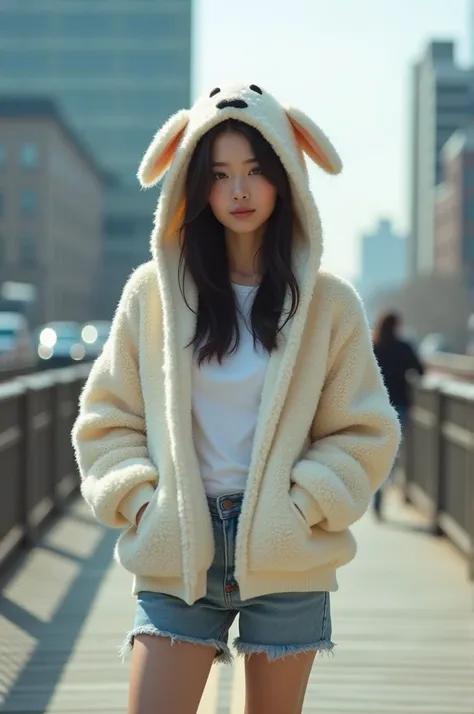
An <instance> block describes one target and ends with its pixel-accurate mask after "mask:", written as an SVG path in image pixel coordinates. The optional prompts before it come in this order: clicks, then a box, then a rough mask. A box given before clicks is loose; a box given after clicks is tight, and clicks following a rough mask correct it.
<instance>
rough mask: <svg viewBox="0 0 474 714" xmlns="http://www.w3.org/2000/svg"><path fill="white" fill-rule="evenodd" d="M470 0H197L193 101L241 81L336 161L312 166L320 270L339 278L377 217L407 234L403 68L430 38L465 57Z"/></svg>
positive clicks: (351, 268)
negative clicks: (334, 165)
mask: <svg viewBox="0 0 474 714" xmlns="http://www.w3.org/2000/svg"><path fill="white" fill-rule="evenodd" d="M470 2H471V0H399V1H398V2H397V1H396V0H390V2H389V1H388V0H285V1H284V0H268V1H267V0H238V2H229V0H195V10H194V68H193V69H194V78H193V85H194V95H195V96H196V95H198V94H200V93H201V92H202V91H204V90H207V89H209V88H210V89H212V87H214V86H216V85H218V84H219V83H222V82H224V81H225V80H226V79H242V80H244V81H248V82H249V83H252V82H253V83H255V84H261V85H262V86H263V87H265V88H267V89H268V90H269V91H271V92H272V93H273V94H275V95H276V97H277V98H278V99H279V100H280V101H282V102H283V103H291V104H293V105H296V106H298V107H299V108H300V109H303V110H304V111H306V112H307V113H308V114H309V115H310V116H311V117H312V118H313V119H314V121H316V123H317V124H319V125H320V127H321V128H322V129H323V130H324V131H325V132H326V133H327V134H328V135H329V137H330V138H331V140H332V141H333V143H334V144H335V146H336V148H337V149H338V151H339V153H340V154H341V157H342V160H343V162H344V166H345V167H344V172H343V174H341V176H339V177H336V178H335V177H329V176H326V175H325V174H323V173H322V172H321V171H320V170H319V169H317V168H314V170H313V169H311V180H312V187H313V191H314V194H315V196H316V200H317V201H318V206H319V209H320V212H321V216H322V222H323V230H324V236H325V264H326V266H327V267H328V268H329V269H330V270H334V271H335V272H338V273H341V274H343V275H345V276H346V277H348V278H351V277H353V276H354V275H355V273H356V272H357V268H358V258H359V256H358V244H359V237H360V234H361V233H364V232H366V231H369V230H371V229H372V228H373V226H374V223H375V222H377V221H378V218H379V217H381V216H387V217H389V218H392V219H393V220H394V223H395V226H396V228H397V229H398V230H399V231H402V232H403V233H404V232H406V230H407V228H408V212H409V193H408V191H409V184H408V177H409V174H408V160H409V153H408V152H409V133H408V128H409V116H410V115H409V109H410V84H409V77H410V74H409V69H410V66H411V63H412V62H413V61H414V60H415V59H417V58H418V57H419V55H420V54H421V52H422V51H423V50H424V47H425V46H426V43H427V42H428V41H429V40H430V39H454V40H456V41H457V42H458V45H457V57H458V59H459V60H460V62H461V63H462V64H465V63H466V62H467V60H468V58H469V44H470V42H471V39H470V37H469V32H468V27H469V22H470V17H469V5H470Z"/></svg>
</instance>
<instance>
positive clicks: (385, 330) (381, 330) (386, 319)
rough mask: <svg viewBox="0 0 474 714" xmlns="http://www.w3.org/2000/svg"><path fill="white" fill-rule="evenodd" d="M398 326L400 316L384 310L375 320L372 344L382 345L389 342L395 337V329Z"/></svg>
mask: <svg viewBox="0 0 474 714" xmlns="http://www.w3.org/2000/svg"><path fill="white" fill-rule="evenodd" d="M399 326H400V316H399V315H398V313H396V312H386V313H384V314H383V315H381V316H380V317H379V319H378V321H377V326H376V328H375V332H374V340H373V341H374V345H376V346H377V347H382V346H383V345H387V344H391V343H392V342H394V341H395V340H396V339H397V330H398V328H399Z"/></svg>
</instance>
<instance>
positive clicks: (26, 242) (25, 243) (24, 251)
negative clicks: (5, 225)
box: [20, 235, 37, 265]
mask: <svg viewBox="0 0 474 714" xmlns="http://www.w3.org/2000/svg"><path fill="white" fill-rule="evenodd" d="M36 260H37V245H36V240H35V238H34V236H32V235H24V236H22V237H21V238H20V261H21V262H22V263H23V264H24V265H33V264H34V263H36Z"/></svg>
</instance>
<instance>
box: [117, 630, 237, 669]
mask: <svg viewBox="0 0 474 714" xmlns="http://www.w3.org/2000/svg"><path fill="white" fill-rule="evenodd" d="M137 635H153V636H155V637H169V638H170V639H171V644H172V645H174V644H175V642H191V644H193V645H204V646H205V647H215V648H216V649H217V652H216V656H215V658H214V664H230V662H231V661H232V655H231V653H230V650H229V647H228V646H227V644H226V643H225V642H219V640H212V639H209V640H200V639H198V638H197V637H186V636H185V635H175V634H173V633H172V632H164V631H161V630H157V629H156V627H152V626H151V625H145V626H143V627H136V628H135V629H133V630H132V631H131V632H129V633H128V635H127V637H126V639H125V642H124V643H123V645H122V646H121V647H119V653H120V657H121V659H122V662H123V661H124V660H125V657H126V655H127V653H128V652H131V651H132V649H133V640H134V638H135V637H136V636H137Z"/></svg>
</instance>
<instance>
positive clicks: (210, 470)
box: [192, 285, 269, 496]
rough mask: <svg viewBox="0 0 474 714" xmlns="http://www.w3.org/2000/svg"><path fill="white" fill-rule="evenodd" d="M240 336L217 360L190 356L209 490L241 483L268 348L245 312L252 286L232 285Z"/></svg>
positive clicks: (196, 433) (197, 436)
mask: <svg viewBox="0 0 474 714" xmlns="http://www.w3.org/2000/svg"><path fill="white" fill-rule="evenodd" d="M233 289H234V291H235V295H236V299H237V304H238V307H239V310H238V318H237V319H238V323H239V329H240V342H239V347H238V349H237V351H236V352H235V353H234V354H232V355H230V356H226V357H225V358H224V359H223V361H222V364H219V363H218V362H217V360H213V361H212V362H210V363H209V362H207V361H206V362H203V364H202V365H201V366H198V365H197V362H196V361H195V362H194V367H193V402H192V408H193V437H194V444H195V448H196V452H197V456H198V459H199V464H200V468H201V474H202V478H203V481H204V488H205V491H206V493H207V494H208V495H210V496H220V495H223V494H226V493H229V494H230V493H237V492H240V491H243V490H244V489H245V484H246V481H247V475H248V471H249V466H250V459H251V455H252V446H253V439H254V434H255V427H256V424H257V416H258V410H259V407H260V399H261V395H262V390H263V383H264V380H265V375H266V371H267V367H268V361H269V354H268V352H267V351H266V350H264V349H263V347H262V346H261V345H260V344H259V343H257V344H256V345H255V346H254V342H253V336H252V333H251V330H250V329H249V328H248V325H250V319H249V318H250V312H251V309H252V305H253V300H254V297H255V295H256V292H257V289H258V288H257V287H256V286H247V285H233Z"/></svg>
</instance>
